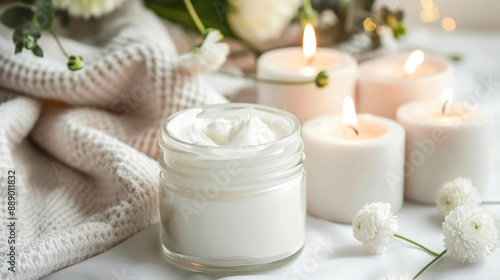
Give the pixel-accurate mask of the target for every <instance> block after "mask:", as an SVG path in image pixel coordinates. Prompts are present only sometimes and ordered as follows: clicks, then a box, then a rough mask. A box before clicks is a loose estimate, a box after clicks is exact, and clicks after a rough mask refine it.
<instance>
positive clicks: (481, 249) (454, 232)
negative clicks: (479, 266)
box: [443, 205, 498, 263]
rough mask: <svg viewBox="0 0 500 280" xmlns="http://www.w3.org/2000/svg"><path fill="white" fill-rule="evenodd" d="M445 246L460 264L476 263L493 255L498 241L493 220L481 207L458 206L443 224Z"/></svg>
mask: <svg viewBox="0 0 500 280" xmlns="http://www.w3.org/2000/svg"><path fill="white" fill-rule="evenodd" d="M443 233H444V245H445V247H446V248H447V249H448V251H449V252H450V253H451V254H452V256H453V258H454V259H456V260H458V261H459V262H462V263H464V262H466V261H467V262H470V263H475V262H477V261H481V260H484V259H485V258H486V257H487V256H488V255H490V254H491V252H492V250H493V249H495V246H496V244H497V241H498V239H497V238H498V233H497V229H496V227H495V222H494V221H493V218H492V217H491V216H490V215H489V214H487V213H485V212H484V211H483V209H482V208H481V207H479V206H472V205H463V206H458V207H457V208H455V210H452V211H451V212H450V214H449V215H448V216H446V218H445V220H444V222H443Z"/></svg>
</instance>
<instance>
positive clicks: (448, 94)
mask: <svg viewBox="0 0 500 280" xmlns="http://www.w3.org/2000/svg"><path fill="white" fill-rule="evenodd" d="M452 100H453V90H452V89H451V88H449V87H447V88H445V89H444V90H443V92H442V93H441V104H443V105H444V104H445V103H446V104H447V105H450V103H451V101H452Z"/></svg>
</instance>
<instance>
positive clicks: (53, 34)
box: [50, 29, 69, 58]
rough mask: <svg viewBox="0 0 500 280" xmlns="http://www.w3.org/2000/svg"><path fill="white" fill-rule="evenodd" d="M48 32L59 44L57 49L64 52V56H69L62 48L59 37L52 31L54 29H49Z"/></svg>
mask: <svg viewBox="0 0 500 280" xmlns="http://www.w3.org/2000/svg"><path fill="white" fill-rule="evenodd" d="M50 34H51V35H52V37H54V39H55V40H56V42H57V45H58V46H59V49H61V51H62V53H63V54H64V56H66V58H69V55H68V53H67V52H66V50H65V49H64V47H63V46H62V44H61V41H59V37H57V34H56V33H55V32H54V30H52V29H51V30H50Z"/></svg>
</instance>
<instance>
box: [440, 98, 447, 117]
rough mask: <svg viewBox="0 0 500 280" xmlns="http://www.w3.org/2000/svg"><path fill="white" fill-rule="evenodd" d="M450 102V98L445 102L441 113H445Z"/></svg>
mask: <svg viewBox="0 0 500 280" xmlns="http://www.w3.org/2000/svg"><path fill="white" fill-rule="evenodd" d="M447 104H448V99H446V100H445V101H444V103H443V108H442V109H441V113H442V114H443V115H444V114H445V111H446V105H447Z"/></svg>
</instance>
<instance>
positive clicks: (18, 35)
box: [12, 26, 23, 45]
mask: <svg viewBox="0 0 500 280" xmlns="http://www.w3.org/2000/svg"><path fill="white" fill-rule="evenodd" d="M12 40H13V41H14V43H15V44H16V45H17V44H18V43H19V42H21V43H22V42H23V27H22V26H20V27H18V28H16V29H15V30H14V35H12Z"/></svg>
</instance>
